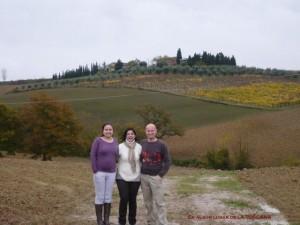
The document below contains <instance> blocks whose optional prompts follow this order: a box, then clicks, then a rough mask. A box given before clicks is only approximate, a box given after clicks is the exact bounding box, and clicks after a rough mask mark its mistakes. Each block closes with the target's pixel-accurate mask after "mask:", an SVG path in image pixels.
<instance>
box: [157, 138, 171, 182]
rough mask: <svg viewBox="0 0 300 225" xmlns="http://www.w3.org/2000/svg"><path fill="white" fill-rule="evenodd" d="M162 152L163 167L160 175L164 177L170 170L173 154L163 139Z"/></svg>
mask: <svg viewBox="0 0 300 225" xmlns="http://www.w3.org/2000/svg"><path fill="white" fill-rule="evenodd" d="M160 143H161V154H162V169H161V170H160V171H159V173H158V175H159V176H160V177H164V176H165V175H166V173H167V172H168V171H169V169H170V166H171V156H170V153H169V149H168V146H167V145H166V143H165V142H163V141H161V140H160Z"/></svg>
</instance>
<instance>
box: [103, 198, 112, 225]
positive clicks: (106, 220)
mask: <svg viewBox="0 0 300 225" xmlns="http://www.w3.org/2000/svg"><path fill="white" fill-rule="evenodd" d="M110 209H111V203H104V225H110V223H109V216H110Z"/></svg>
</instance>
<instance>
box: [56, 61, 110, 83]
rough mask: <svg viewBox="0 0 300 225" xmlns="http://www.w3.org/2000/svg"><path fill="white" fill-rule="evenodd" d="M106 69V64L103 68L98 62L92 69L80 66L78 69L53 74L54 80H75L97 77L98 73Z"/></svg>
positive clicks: (92, 65) (91, 66) (93, 64)
mask: <svg viewBox="0 0 300 225" xmlns="http://www.w3.org/2000/svg"><path fill="white" fill-rule="evenodd" d="M103 68H105V64H103V66H101V65H99V64H98V63H97V62H96V63H92V64H91V65H90V67H89V66H88V65H85V66H81V65H80V66H79V67H78V68H76V69H72V70H66V71H64V72H62V73H59V74H53V75H52V79H53V80H57V79H65V78H74V77H83V76H89V75H95V74H97V73H98V71H101V70H103Z"/></svg>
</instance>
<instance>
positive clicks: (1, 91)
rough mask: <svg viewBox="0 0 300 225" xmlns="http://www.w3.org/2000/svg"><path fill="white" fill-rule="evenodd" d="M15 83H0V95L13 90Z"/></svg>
mask: <svg viewBox="0 0 300 225" xmlns="http://www.w3.org/2000/svg"><path fill="white" fill-rule="evenodd" d="M16 87H17V85H0V95H4V94H6V93H8V92H10V91H13V90H14V89H15V88H16Z"/></svg>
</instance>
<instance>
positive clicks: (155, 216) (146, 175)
mask: <svg viewBox="0 0 300 225" xmlns="http://www.w3.org/2000/svg"><path fill="white" fill-rule="evenodd" d="M145 132H146V136H147V139H146V140H143V141H142V142H141V145H142V154H141V161H142V168H141V188H142V192H143V197H144V202H145V206H146V208H147V222H148V225H167V224H168V221H167V215H166V214H167V213H166V207H165V201H164V189H163V177H164V175H165V174H166V173H167V172H168V170H169V168H170V164H171V159H170V155H169V151H168V148H167V146H166V144H165V143H164V142H162V141H161V140H159V139H157V137H156V134H157V129H156V126H155V125H154V124H152V123H149V124H148V125H147V126H146V128H145Z"/></svg>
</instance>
